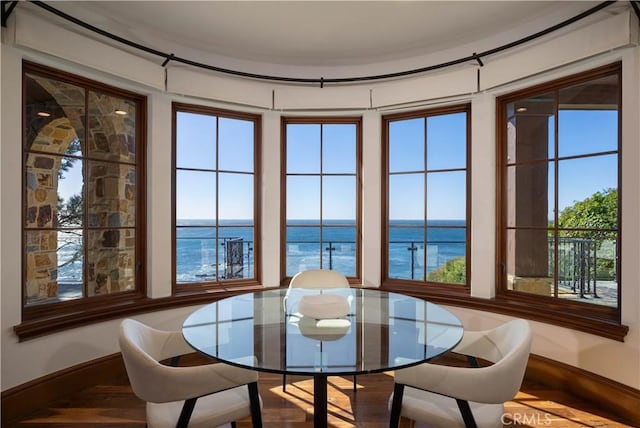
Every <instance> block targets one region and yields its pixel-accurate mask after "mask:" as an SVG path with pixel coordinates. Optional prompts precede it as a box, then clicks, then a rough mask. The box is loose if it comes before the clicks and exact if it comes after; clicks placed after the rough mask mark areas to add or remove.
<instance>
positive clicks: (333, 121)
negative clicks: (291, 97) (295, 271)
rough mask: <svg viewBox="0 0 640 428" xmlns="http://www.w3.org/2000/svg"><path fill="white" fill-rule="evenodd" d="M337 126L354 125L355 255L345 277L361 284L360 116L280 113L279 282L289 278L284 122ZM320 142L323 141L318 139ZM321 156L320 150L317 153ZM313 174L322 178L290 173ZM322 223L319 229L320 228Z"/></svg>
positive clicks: (285, 134)
mask: <svg viewBox="0 0 640 428" xmlns="http://www.w3.org/2000/svg"><path fill="white" fill-rule="evenodd" d="M290 124H291V125H299V124H301V125H320V126H321V127H322V126H323V125H340V124H351V125H355V126H356V165H355V179H356V201H355V202H356V224H355V228H356V231H355V233H356V242H355V245H356V254H355V263H356V266H355V276H349V277H347V280H348V281H349V283H350V284H352V285H361V284H362V261H361V259H362V117H354V116H348V117H346V116H345V117H342V116H340V117H327V116H320V117H292V116H283V117H281V119H280V141H281V144H280V278H281V279H280V283H281V285H288V283H289V281H290V280H291V277H290V276H287V176H288V175H289V174H288V173H287V125H290ZM321 144H322V141H321ZM320 156H322V153H321V154H320ZM293 175H313V176H319V177H324V176H325V174H323V172H322V170H320V172H319V173H317V174H315V173H314V174H293ZM328 175H329V176H340V175H345V176H352V175H354V174H352V173H348V174H333V173H332V174H328ZM322 227H323V226H322V222H320V228H321V229H322Z"/></svg>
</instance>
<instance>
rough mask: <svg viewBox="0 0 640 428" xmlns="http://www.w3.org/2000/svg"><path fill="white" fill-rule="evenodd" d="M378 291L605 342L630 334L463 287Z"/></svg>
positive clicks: (405, 287)
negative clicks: (561, 329)
mask: <svg viewBox="0 0 640 428" xmlns="http://www.w3.org/2000/svg"><path fill="white" fill-rule="evenodd" d="M381 289H383V290H385V291H390V292H400V293H405V294H409V295H412V296H414V297H419V298H422V299H425V300H429V301H431V302H434V303H439V304H443V305H450V306H457V307H463V308H468V309H474V310H479V311H486V312H494V313H499V314H504V315H509V316H513V317H518V318H525V319H528V320H532V321H538V322H543V323H546V324H551V325H556V326H559V327H564V328H570V329H573V330H577V331H582V332H585V333H589V334H593V335H596V336H601V337H606V338H608V339H612V340H616V341H619V342H624V338H625V336H626V335H627V333H628V332H629V327H628V326H625V325H622V324H619V323H616V322H615V321H610V320H605V319H602V318H595V317H593V316H587V315H584V314H578V313H571V312H568V311H567V308H566V307H562V306H561V305H558V306H549V305H546V306H545V305H542V304H540V303H539V302H538V303H537V304H532V302H529V301H527V300H524V299H515V298H512V297H509V296H508V295H507V296H498V297H496V298H494V299H481V298H477V297H471V296H469V294H468V291H467V292H466V293H465V292H463V291H466V290H468V289H467V288H466V287H465V288H462V289H460V290H459V291H458V292H450V291H448V290H434V289H433V288H431V289H428V290H425V289H424V287H416V286H415V285H413V286H410V285H399V284H395V283H394V284H391V283H384V284H383V285H382V287H381Z"/></svg>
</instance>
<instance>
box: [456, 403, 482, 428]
mask: <svg viewBox="0 0 640 428" xmlns="http://www.w3.org/2000/svg"><path fill="white" fill-rule="evenodd" d="M456 403H458V409H460V413H461V414H462V420H463V421H464V426H465V427H467V428H477V425H476V420H475V419H474V418H473V413H471V407H469V402H468V401H465V400H458V399H457V398H456Z"/></svg>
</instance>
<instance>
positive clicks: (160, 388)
mask: <svg viewBox="0 0 640 428" xmlns="http://www.w3.org/2000/svg"><path fill="white" fill-rule="evenodd" d="M168 341H171V334H170V333H169V332H164V331H161V330H156V329H154V328H152V327H149V326H147V325H145V324H143V323H141V322H139V321H136V320H133V319H125V320H123V321H122V323H121V324H120V330H119V334H118V342H119V344H120V352H121V353H122V358H123V360H124V364H125V367H126V369H127V375H128V377H129V382H130V383H131V388H132V389H133V392H134V393H135V394H136V395H137V396H138V397H139V398H141V399H142V400H144V401H149V402H153V403H162V402H166V401H168V400H169V398H170V397H169V391H171V389H172V388H171V387H170V385H163V383H164V382H165V380H166V379H168V378H169V377H170V376H169V375H168V373H166V372H168V371H171V369H172V368H171V367H167V366H165V365H163V364H160V362H159V361H161V360H164V359H165V358H169V357H171V356H172V355H166V351H165V348H167V346H166V345H167V342H168ZM163 373H164V374H165V375H164V376H163Z"/></svg>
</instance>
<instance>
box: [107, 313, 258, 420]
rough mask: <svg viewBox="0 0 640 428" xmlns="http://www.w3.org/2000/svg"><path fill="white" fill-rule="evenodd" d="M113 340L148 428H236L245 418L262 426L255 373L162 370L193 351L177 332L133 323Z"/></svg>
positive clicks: (211, 368) (214, 368)
mask: <svg viewBox="0 0 640 428" xmlns="http://www.w3.org/2000/svg"><path fill="white" fill-rule="evenodd" d="M118 340H119V344H120V351H121V352H122V357H123V359H124V364H125V367H126V369H127V375H128V376H129V381H130V383H131V387H132V389H133V392H134V393H135V394H136V396H138V397H139V398H140V399H142V400H144V401H146V403H147V405H146V415H147V426H148V427H149V428H158V427H159V428H165V427H167V428H174V427H187V426H188V427H190V428H195V427H203V428H204V427H208V428H211V427H218V426H220V425H225V424H228V423H231V425H232V426H235V421H236V420H238V419H242V418H244V417H246V416H251V418H252V423H253V426H254V427H261V426H262V416H261V403H260V397H259V395H258V383H257V381H258V373H257V372H254V371H251V370H245V369H241V368H238V367H233V366H230V365H226V364H205V365H200V366H191V367H172V366H169V365H164V364H161V363H160V361H163V360H167V359H169V358H174V357H176V356H178V355H184V354H187V353H192V352H194V351H193V348H191V347H190V346H189V345H188V344H187V343H186V342H185V340H184V339H183V337H182V333H181V332H175V331H161V330H156V329H154V328H151V327H149V326H147V325H145V324H142V323H141V322H138V321H136V320H133V319H125V320H123V321H122V323H121V324H120V331H119V335H118Z"/></svg>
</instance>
